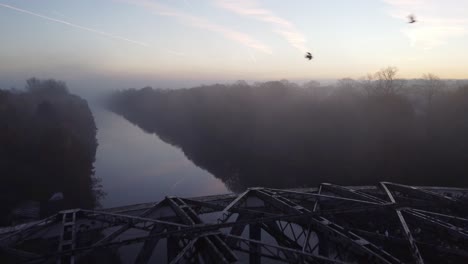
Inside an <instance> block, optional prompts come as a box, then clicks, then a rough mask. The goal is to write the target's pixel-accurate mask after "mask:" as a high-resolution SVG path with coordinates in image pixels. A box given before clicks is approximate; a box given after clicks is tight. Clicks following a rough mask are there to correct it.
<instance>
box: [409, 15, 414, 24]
mask: <svg viewBox="0 0 468 264" xmlns="http://www.w3.org/2000/svg"><path fill="white" fill-rule="evenodd" d="M408 19H409V22H408V23H410V24H413V23H416V17H415V16H414V15H409V16H408Z"/></svg>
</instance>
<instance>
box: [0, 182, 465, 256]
mask: <svg viewBox="0 0 468 264" xmlns="http://www.w3.org/2000/svg"><path fill="white" fill-rule="evenodd" d="M0 262H2V263H8V262H11V263H165V262H167V263H233V262H241V263H284V262H286V263H468V189H459V188H443V187H413V186H407V185H402V184H396V183H390V182H381V183H379V184H378V185H377V186H364V187H344V186H338V185H334V184H328V183H323V184H321V185H320V186H319V187H318V188H312V189H301V190H298V189H296V190H279V189H270V188H250V189H248V190H247V191H245V192H243V193H241V194H228V195H219V196H208V197H199V198H180V197H166V198H165V199H164V200H162V201H161V202H159V203H149V204H139V205H133V206H127V207H119V208H112V209H106V210H100V211H91V210H82V209H76V210H66V211H62V212H60V213H58V214H56V215H54V216H51V217H49V218H47V219H44V220H41V221H37V222H34V223H29V224H24V225H21V226H17V227H14V228H10V229H4V230H0Z"/></svg>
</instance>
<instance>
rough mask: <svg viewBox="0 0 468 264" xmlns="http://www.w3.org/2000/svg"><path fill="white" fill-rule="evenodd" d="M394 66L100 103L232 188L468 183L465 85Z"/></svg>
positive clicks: (127, 94) (153, 92) (136, 92)
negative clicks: (330, 80) (406, 74)
mask: <svg viewBox="0 0 468 264" xmlns="http://www.w3.org/2000/svg"><path fill="white" fill-rule="evenodd" d="M397 73H398V70H397V69H396V68H395V67H387V68H384V69H382V70H380V71H378V72H376V73H375V74H369V75H367V76H366V77H364V78H362V79H359V80H354V79H351V78H344V79H341V80H338V81H337V82H336V83H335V84H333V85H320V83H318V82H316V81H310V82H307V83H304V84H302V85H299V84H296V83H292V82H289V81H286V80H282V81H271V82H261V83H254V84H249V83H247V82H244V81H238V82H235V83H233V84H216V85H205V86H199V87H194V88H190V89H177V90H166V89H153V88H151V87H145V88H142V89H128V90H124V91H119V92H115V93H114V94H112V96H110V97H109V100H108V107H109V108H110V109H111V110H113V111H114V112H116V113H118V114H120V115H122V116H124V117H125V118H126V119H128V120H129V121H131V122H133V123H135V124H137V125H138V126H140V127H141V128H142V129H144V130H145V131H147V132H150V133H156V134H158V135H159V137H160V138H162V139H163V140H165V141H166V142H168V143H171V144H173V145H176V146H178V147H180V148H181V149H182V150H183V151H184V153H185V154H186V156H187V157H188V158H189V159H191V160H192V161H193V162H194V163H195V164H196V165H198V166H200V167H202V168H204V169H206V170H208V171H210V172H211V173H212V174H214V175H215V176H216V177H219V178H221V179H222V180H223V181H224V182H225V183H226V184H227V185H228V187H229V188H230V189H231V190H234V191H240V190H243V189H244V188H246V187H249V186H272V187H283V188H284V187H299V186H309V185H315V184H317V183H320V182H333V183H337V184H373V183H375V182H377V181H382V180H386V181H395V182H401V183H406V184H415V185H445V186H467V185H468V177H466V176H467V175H468V85H467V84H466V83H463V82H460V81H449V80H442V79H440V78H439V77H437V76H436V75H434V74H425V75H424V76H423V77H422V78H420V79H414V80H404V79H400V78H398V75H397Z"/></svg>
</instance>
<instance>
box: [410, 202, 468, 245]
mask: <svg viewBox="0 0 468 264" xmlns="http://www.w3.org/2000/svg"><path fill="white" fill-rule="evenodd" d="M402 211H403V212H404V213H405V214H407V215H408V216H410V217H413V218H416V219H418V220H422V222H423V223H426V224H428V225H430V226H431V227H433V228H438V229H442V230H443V231H445V232H446V233H448V234H449V235H450V236H449V237H451V238H455V239H457V240H460V241H465V243H464V244H465V245H468V244H467V242H468V230H466V229H464V228H460V227H457V226H454V225H452V224H450V223H447V222H445V221H442V220H440V219H437V218H435V217H432V216H429V215H425V214H423V213H421V212H419V211H416V210H412V209H403V210H402Z"/></svg>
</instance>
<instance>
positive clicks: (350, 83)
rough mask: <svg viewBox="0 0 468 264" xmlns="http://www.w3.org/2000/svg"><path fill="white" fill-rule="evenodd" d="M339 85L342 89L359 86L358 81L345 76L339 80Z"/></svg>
mask: <svg viewBox="0 0 468 264" xmlns="http://www.w3.org/2000/svg"><path fill="white" fill-rule="evenodd" d="M337 87H338V88H340V89H346V90H352V89H355V88H356V87H357V82H356V81H355V80H354V79H351V78H343V79H339V80H338V82H337Z"/></svg>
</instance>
